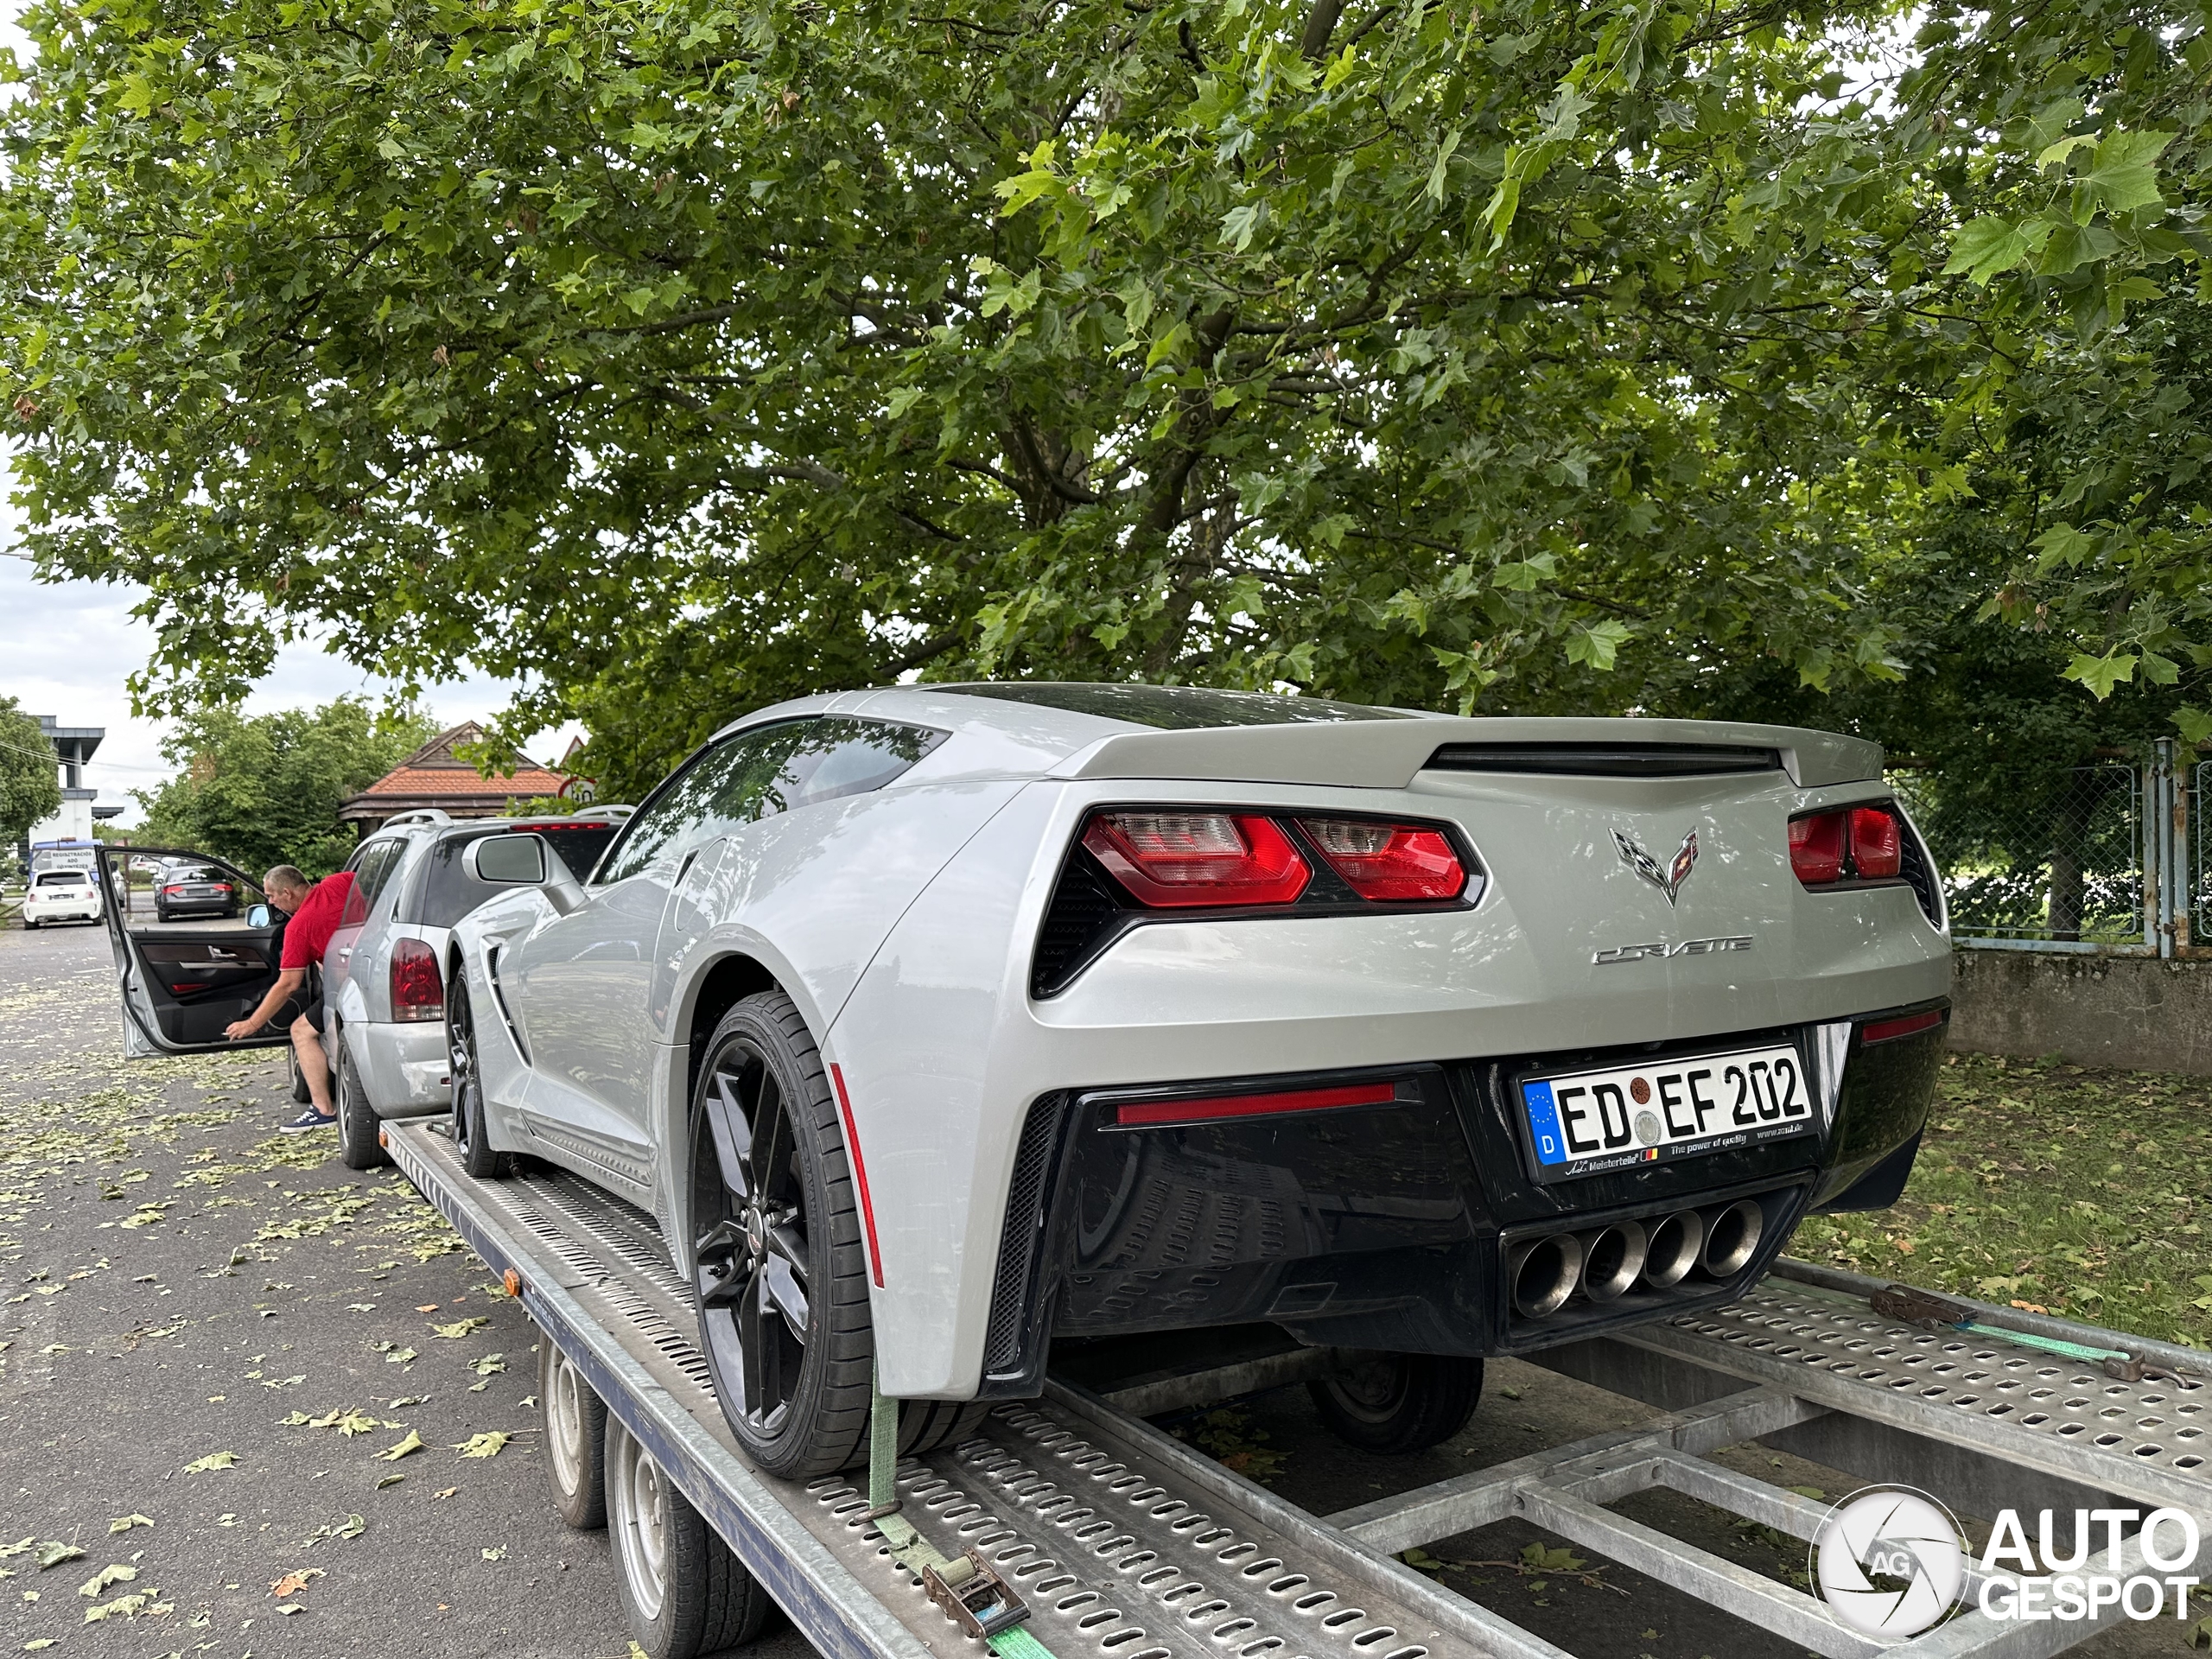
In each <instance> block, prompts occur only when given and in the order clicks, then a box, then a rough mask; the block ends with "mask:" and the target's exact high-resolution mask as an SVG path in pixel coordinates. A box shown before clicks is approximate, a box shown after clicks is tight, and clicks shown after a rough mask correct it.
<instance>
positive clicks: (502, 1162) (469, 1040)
mask: <svg viewBox="0 0 2212 1659" xmlns="http://www.w3.org/2000/svg"><path fill="white" fill-rule="evenodd" d="M446 1071H447V1073H448V1075H449V1076H450V1077H452V1078H453V1144H454V1151H456V1152H458V1153H459V1154H461V1167H462V1168H463V1169H465V1170H467V1172H468V1173H470V1174H471V1175H474V1177H475V1178H476V1179H478V1180H480V1181H498V1180H504V1179H506V1178H507V1177H508V1176H509V1175H512V1174H513V1173H514V1167H515V1160H514V1154H512V1153H510V1152H494V1151H493V1149H492V1136H491V1131H490V1130H489V1129H488V1128H486V1125H485V1122H484V1078H483V1077H482V1074H481V1073H480V1071H478V1069H477V1064H476V1014H475V1009H474V1005H473V1004H472V1003H471V1002H470V1000H469V995H468V984H467V980H466V979H464V978H463V977H462V976H461V975H460V974H455V975H454V986H453V990H452V993H451V994H450V995H448V997H447V998H446Z"/></svg>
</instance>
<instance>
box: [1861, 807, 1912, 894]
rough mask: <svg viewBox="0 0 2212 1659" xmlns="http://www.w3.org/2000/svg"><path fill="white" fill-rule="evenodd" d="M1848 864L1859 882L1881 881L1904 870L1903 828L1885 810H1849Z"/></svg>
mask: <svg viewBox="0 0 2212 1659" xmlns="http://www.w3.org/2000/svg"><path fill="white" fill-rule="evenodd" d="M1851 864H1852V868H1853V869H1855V870H1857V871H1858V872H1859V879H1860V880H1863V881H1883V880H1888V879H1889V878H1891V876H1894V875H1895V874H1897V872H1898V871H1899V870H1901V869H1903V868H1904V825H1903V824H1901V823H1898V822H1897V817H1896V815H1895V814H1894V813H1892V812H1891V811H1890V810H1888V809H1887V808H1886V807H1879V806H1854V807H1853V808H1852V809H1851Z"/></svg>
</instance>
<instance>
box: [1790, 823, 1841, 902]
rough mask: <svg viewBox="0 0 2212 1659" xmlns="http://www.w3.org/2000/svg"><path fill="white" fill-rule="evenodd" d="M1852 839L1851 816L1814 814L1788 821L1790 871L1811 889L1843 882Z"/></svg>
mask: <svg viewBox="0 0 2212 1659" xmlns="http://www.w3.org/2000/svg"><path fill="white" fill-rule="evenodd" d="M1850 838H1851V815H1850V814H1849V813H1848V812H1815V814H1814V815H1813V816H1812V817H1809V818H1792V819H1791V820H1790V821H1789V868H1791V869H1793V870H1795V871H1796V872H1797V879H1798V880H1800V881H1802V882H1803V883H1804V884H1805V885H1806V886H1807V887H1826V886H1827V884H1828V883H1829V882H1831V881H1840V880H1843V849H1844V845H1845V843H1846V842H1847V841H1849V840H1850Z"/></svg>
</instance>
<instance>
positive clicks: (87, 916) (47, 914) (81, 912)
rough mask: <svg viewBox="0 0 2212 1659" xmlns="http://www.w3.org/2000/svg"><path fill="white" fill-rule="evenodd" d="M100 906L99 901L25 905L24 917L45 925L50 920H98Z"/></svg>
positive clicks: (26, 919)
mask: <svg viewBox="0 0 2212 1659" xmlns="http://www.w3.org/2000/svg"><path fill="white" fill-rule="evenodd" d="M99 918H100V907H99V903H98V902H97V901H92V902H89V903H86V904H81V905H39V906H35V907H34V906H29V905H26V906H23V919H24V920H25V921H27V922H36V923H38V924H40V925H41V926H43V925H45V924H46V923H48V922H97V921H98V920H99Z"/></svg>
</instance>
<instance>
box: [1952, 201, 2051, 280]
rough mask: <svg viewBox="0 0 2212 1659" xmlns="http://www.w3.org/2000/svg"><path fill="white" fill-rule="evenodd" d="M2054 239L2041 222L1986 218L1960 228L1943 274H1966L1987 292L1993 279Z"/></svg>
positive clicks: (1995, 217)
mask: <svg viewBox="0 0 2212 1659" xmlns="http://www.w3.org/2000/svg"><path fill="white" fill-rule="evenodd" d="M2049 236H2050V226H2049V225H2048V224H2045V223H2044V222H2043V221H2041V220H2036V221H2033V222H2031V223H2029V224H2027V225H2015V224H2014V223H2012V220H2010V219H2005V218H2002V217H2000V216H1999V215H1997V214H1994V213H1986V214H1984V215H1983V216H1982V217H1981V218H1980V219H1974V220H1972V221H1971V222H1969V223H1968V224H1966V225H1963V226H1960V228H1959V233H1958V234H1957V235H1956V236H1955V237H1953V238H1951V257H1950V258H1949V259H1948V260H1946V261H1945V262H1944V265H1943V274H1944V275H1945V276H1946V277H1955V276H1957V275H1958V274H1959V273H1960V272H1961V271H1964V272H1965V273H1966V274H1967V277H1968V278H1969V280H1971V281H1972V282H1973V283H1974V284H1975V285H1976V286H1977V287H1980V288H1986V287H1988V286H1989V283H1990V282H1991V280H1992V279H1993V278H1994V277H1999V276H2001V275H2003V274H2004V273H2005V271H2008V270H2012V267H2013V266H2015V265H2017V264H2019V263H2020V262H2021V261H2022V260H2024V259H2025V258H2026V257H2028V256H2029V255H2030V254H2031V253H2032V252H2034V251H2035V250H2036V249H2037V247H2040V246H2041V245H2043V242H2044V239H2045V238H2048V237H2049Z"/></svg>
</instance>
